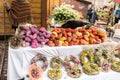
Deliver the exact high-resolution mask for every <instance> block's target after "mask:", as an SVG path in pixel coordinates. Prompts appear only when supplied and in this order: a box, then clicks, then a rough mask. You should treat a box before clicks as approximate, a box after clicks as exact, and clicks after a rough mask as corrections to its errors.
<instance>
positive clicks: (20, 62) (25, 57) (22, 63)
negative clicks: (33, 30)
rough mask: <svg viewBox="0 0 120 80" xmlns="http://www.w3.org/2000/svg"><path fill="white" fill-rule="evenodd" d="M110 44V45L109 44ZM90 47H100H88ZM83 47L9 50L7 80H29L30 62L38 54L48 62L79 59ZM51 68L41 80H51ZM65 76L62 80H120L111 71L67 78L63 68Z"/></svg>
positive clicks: (119, 77)
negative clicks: (57, 57) (70, 58)
mask: <svg viewBox="0 0 120 80" xmlns="http://www.w3.org/2000/svg"><path fill="white" fill-rule="evenodd" d="M108 44H109V43H108ZM111 45H112V44H111ZM88 46H89V47H99V46H100V45H92V46H91V45H88ZM82 49H83V46H80V45H76V46H67V47H48V46H45V47H43V48H36V49H33V48H31V47H20V48H18V49H11V48H10V47H9V50H8V77H7V80H13V79H14V80H19V79H21V78H23V77H25V80H29V78H27V77H26V75H27V72H28V67H29V65H30V60H31V59H32V58H33V57H34V56H35V55H36V54H37V53H41V54H44V55H45V56H46V57H47V59H48V61H50V59H51V58H52V57H54V56H60V57H61V58H62V59H64V58H65V56H67V55H74V56H76V57H79V54H80V53H81V51H82ZM49 69H50V67H49V68H48V69H47V70H46V71H45V72H44V73H43V75H42V79H41V80H50V79H49V78H48V77H47V71H48V70H49ZM62 73H63V76H62V78H61V79H60V80H120V73H117V72H114V71H109V72H108V73H104V72H100V73H99V74H98V75H93V76H89V75H86V74H84V73H82V76H81V77H80V78H77V79H75V78H71V77H69V76H67V73H66V71H65V69H64V67H63V68H62Z"/></svg>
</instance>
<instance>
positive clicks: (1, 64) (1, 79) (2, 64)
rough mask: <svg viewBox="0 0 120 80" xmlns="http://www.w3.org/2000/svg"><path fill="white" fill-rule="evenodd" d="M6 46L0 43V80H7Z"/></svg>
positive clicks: (2, 42)
mask: <svg viewBox="0 0 120 80" xmlns="http://www.w3.org/2000/svg"><path fill="white" fill-rule="evenodd" d="M5 48H6V49H5ZM7 55H8V46H7V45H6V46H5V42H4V41H1V42H0V80H7V62H8V61H7V60H8V56H7Z"/></svg>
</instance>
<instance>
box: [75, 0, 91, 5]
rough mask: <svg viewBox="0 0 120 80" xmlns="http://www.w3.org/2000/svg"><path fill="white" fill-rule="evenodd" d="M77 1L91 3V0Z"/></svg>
mask: <svg viewBox="0 0 120 80" xmlns="http://www.w3.org/2000/svg"><path fill="white" fill-rule="evenodd" d="M77 1H79V2H83V3H86V4H91V3H92V1H91V0H77Z"/></svg>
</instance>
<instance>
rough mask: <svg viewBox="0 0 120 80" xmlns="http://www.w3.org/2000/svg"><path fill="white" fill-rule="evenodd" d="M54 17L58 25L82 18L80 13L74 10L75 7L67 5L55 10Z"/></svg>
mask: <svg viewBox="0 0 120 80" xmlns="http://www.w3.org/2000/svg"><path fill="white" fill-rule="evenodd" d="M53 16H54V19H55V22H58V23H63V22H65V21H66V20H70V19H74V20H78V19H79V18H80V15H79V12H78V11H77V10H74V9H73V6H71V5H69V4H65V3H64V4H62V5H60V6H58V7H55V8H54V10H53Z"/></svg>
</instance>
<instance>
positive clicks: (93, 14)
mask: <svg viewBox="0 0 120 80" xmlns="http://www.w3.org/2000/svg"><path fill="white" fill-rule="evenodd" d="M87 15H88V20H89V22H90V23H91V24H93V25H94V23H95V22H96V20H98V16H97V13H96V11H95V9H94V5H91V6H90V8H89V9H88V12H87Z"/></svg>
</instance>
